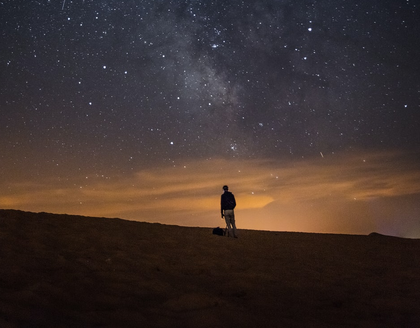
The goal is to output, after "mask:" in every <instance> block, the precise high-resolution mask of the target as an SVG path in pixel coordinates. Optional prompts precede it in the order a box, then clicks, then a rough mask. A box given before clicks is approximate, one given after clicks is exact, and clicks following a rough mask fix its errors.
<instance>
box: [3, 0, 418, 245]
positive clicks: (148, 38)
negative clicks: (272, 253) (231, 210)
mask: <svg viewBox="0 0 420 328" xmlns="http://www.w3.org/2000/svg"><path fill="white" fill-rule="evenodd" d="M0 16H1V17H0V18H1V19H0V25H1V34H0V44H1V46H0V72H1V73H0V161H1V165H0V166H1V167H0V175H1V176H0V208H15V209H22V210H30V211H46V212H55V213H68V214H81V215H94V216H105V217H121V218H125V219H130V220H139V221H148V222H160V223H165V224H179V225H188V226H205V227H213V226H217V225H223V221H221V219H220V214H219V213H220V209H219V202H220V194H221V193H222V188H221V187H222V185H224V184H228V185H229V186H230V190H231V191H232V192H233V193H234V194H235V196H236V198H237V203H238V207H237V210H236V216H237V226H238V228H247V229H263V230H292V231H309V232H334V233H369V232H372V231H378V232H381V233H388V234H393V235H399V236H409V237H416V238H420V205H419V204H420V165H419V164H420V146H419V140H420V129H419V123H420V60H419V56H418V54H419V52H420V41H419V37H418V36H419V35H420V24H419V23H418V17H420V5H419V4H418V3H417V2H416V1H412V0H386V1H384V0H368V1H366V0H364V1H361V0H355V1H344V0H335V1H330V0H324V1H315V0H299V1H292V0H277V1H275V0H268V1H238V0H230V1H226V0H224V1H218V0H214V1H211V0H209V1H193V0H191V1H181V0H180V1H168V0H165V1H163V0H156V1H141V0H138V1H137V0H130V1H128V0H127V1H117V0H64V1H63V0H50V1H48V0H44V1H23V0H14V1H11V0H6V1H0Z"/></svg>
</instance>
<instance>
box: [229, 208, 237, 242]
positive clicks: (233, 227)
mask: <svg viewBox="0 0 420 328" xmlns="http://www.w3.org/2000/svg"><path fill="white" fill-rule="evenodd" d="M230 223H231V224H232V231H233V237H235V238H238V235H237V234H236V224H235V214H233V213H232V216H231V219H230Z"/></svg>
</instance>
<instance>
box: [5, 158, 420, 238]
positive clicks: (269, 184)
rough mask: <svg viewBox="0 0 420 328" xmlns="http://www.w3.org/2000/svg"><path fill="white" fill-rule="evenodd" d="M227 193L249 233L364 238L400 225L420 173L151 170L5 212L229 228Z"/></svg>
mask: <svg viewBox="0 0 420 328" xmlns="http://www.w3.org/2000/svg"><path fill="white" fill-rule="evenodd" d="M224 184H228V185H229V187H230V190H231V191H232V192H233V193H234V194H235V196H236V198H237V204H238V206H237V220H238V226H241V227H243V228H250V229H264V230H298V231H315V232H342V233H362V232H367V231H369V230H372V229H375V228H376V227H378V226H380V224H377V223H378V222H380V220H381V216H382V218H385V217H386V216H387V213H390V212H393V213H394V214H393V215H394V216H395V213H396V212H397V208H395V206H397V204H402V206H404V205H403V204H404V203H403V202H402V201H401V200H403V199H407V198H410V197H411V198H412V197H417V196H416V195H420V171H419V170H418V168H417V165H416V162H415V161H413V159H412V157H411V156H410V154H402V153H390V152H388V153H374V154H362V155H361V154H360V153H357V154H356V153H355V154H339V155H330V156H324V157H323V158H322V157H320V158H317V159H310V160H304V159H301V160H299V161H289V162H287V161H282V162H279V161H272V160H239V159H237V160H229V161H228V160H223V159H208V160H197V161H186V162H185V163H182V164H181V165H177V166H172V167H155V168H150V169H144V170H140V171H138V172H136V173H134V174H133V175H132V176H130V177H129V178H127V177H126V176H120V177H118V176H115V177H113V178H109V179H104V178H103V177H99V176H97V175H95V174H92V175H90V176H83V177H77V176H75V177H73V178H72V179H69V180H65V181H57V180H55V179H43V180H42V181H27V182H24V183H22V182H16V183H10V184H9V185H8V186H7V188H2V192H1V193H0V202H1V204H2V207H6V208H17V209H24V210H31V211H51V212H56V213H69V214H82V215H92V216H106V217H122V218H126V219H133V220H141V221H150V222H162V223H169V224H180V225H198V226H213V225H215V224H221V223H222V222H219V221H215V218H217V217H220V208H219V206H220V205H219V201H220V194H221V193H222V186H223V185H224ZM397 199H399V200H400V201H398V202H397V201H395V200H397ZM391 200H392V201H391ZM378 204H383V206H382V209H387V210H382V209H381V208H380V207H378ZM414 204H415V202H410V206H411V207H412V211H411V212H410V213H409V214H408V215H407V220H410V222H411V224H414V223H413V222H412V221H413V220H414V219H413V218H414V217H415V215H418V214H419V209H418V207H417V208H416V207H414V208H413V206H414ZM391 205H392V206H391ZM386 211H388V212H387V213H386ZM404 211H405V213H407V211H408V210H407V209H404ZM386 220H388V221H389V220H390V217H389V216H388V219H386ZM216 222H217V223H216Z"/></svg>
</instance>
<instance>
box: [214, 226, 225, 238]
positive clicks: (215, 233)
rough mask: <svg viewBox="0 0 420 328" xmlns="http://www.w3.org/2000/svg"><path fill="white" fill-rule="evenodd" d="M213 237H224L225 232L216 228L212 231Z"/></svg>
mask: <svg viewBox="0 0 420 328" xmlns="http://www.w3.org/2000/svg"><path fill="white" fill-rule="evenodd" d="M213 235H218V236H224V235H225V230H224V229H222V228H220V227H217V228H214V229H213Z"/></svg>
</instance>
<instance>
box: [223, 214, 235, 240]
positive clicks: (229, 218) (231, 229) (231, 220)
mask: <svg viewBox="0 0 420 328" xmlns="http://www.w3.org/2000/svg"><path fill="white" fill-rule="evenodd" d="M223 214H224V215H225V221H226V226H227V228H228V233H229V237H237V235H236V225H235V213H234V212H233V210H224V213H223Z"/></svg>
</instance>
